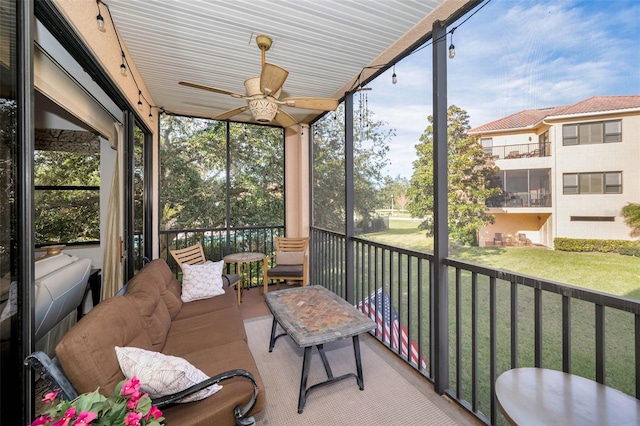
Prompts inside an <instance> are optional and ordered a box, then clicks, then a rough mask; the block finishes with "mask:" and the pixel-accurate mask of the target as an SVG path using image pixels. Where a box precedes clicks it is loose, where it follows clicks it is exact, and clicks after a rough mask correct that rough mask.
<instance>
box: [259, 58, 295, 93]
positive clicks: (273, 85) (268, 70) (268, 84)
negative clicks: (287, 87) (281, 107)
mask: <svg viewBox="0 0 640 426" xmlns="http://www.w3.org/2000/svg"><path fill="white" fill-rule="evenodd" d="M288 75H289V71H287V70H285V69H284V68H281V67H279V66H277V65H273V64H270V63H268V62H265V63H264V65H263V66H262V73H260V92H262V93H264V94H266V95H270V94H272V93H276V92H277V91H278V90H280V88H281V87H282V85H283V84H284V82H285V80H286V79H287V76H288Z"/></svg>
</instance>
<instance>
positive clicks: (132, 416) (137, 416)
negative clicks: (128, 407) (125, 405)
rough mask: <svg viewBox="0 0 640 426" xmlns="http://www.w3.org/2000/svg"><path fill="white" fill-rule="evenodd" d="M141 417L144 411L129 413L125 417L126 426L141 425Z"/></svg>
mask: <svg viewBox="0 0 640 426" xmlns="http://www.w3.org/2000/svg"><path fill="white" fill-rule="evenodd" d="M141 419H142V413H129V414H127V417H125V418H124V426H140V420H141Z"/></svg>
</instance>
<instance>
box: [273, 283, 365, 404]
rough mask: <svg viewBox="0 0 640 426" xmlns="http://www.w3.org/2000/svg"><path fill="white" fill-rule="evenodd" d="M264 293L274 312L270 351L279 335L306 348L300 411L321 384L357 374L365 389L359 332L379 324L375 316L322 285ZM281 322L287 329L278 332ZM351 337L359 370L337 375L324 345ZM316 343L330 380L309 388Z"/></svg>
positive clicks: (301, 381)
mask: <svg viewBox="0 0 640 426" xmlns="http://www.w3.org/2000/svg"><path fill="white" fill-rule="evenodd" d="M264 297H265V300H266V302H267V306H268V307H269V310H271V313H272V314H273V324H272V326H271V340H270V341H269V352H271V351H272V350H273V346H274V345H275V342H276V339H277V338H279V337H281V336H285V335H288V336H289V337H291V339H293V341H294V342H295V343H296V344H297V345H298V346H299V347H301V348H304V358H303V361H302V376H301V379H300V394H299V397H298V413H302V410H303V408H304V404H305V402H306V398H307V394H308V393H309V392H310V391H311V390H313V389H317V388H318V387H321V386H325V385H328V384H331V383H335V382H337V381H339V380H343V379H346V378H349V377H355V378H356V381H357V383H358V387H359V388H360V390H364V381H363V377H362V361H361V359H360V340H359V335H360V334H361V333H364V332H366V331H370V330H373V329H374V328H375V327H376V325H375V323H374V322H373V321H372V320H371V319H369V318H368V317H367V316H366V315H364V314H363V313H362V312H360V311H359V310H358V309H356V308H355V307H353V306H352V305H350V304H349V303H348V302H346V301H345V300H343V299H342V298H340V297H339V296H337V295H336V294H335V293H333V292H331V291H329V290H327V289H326V288H324V287H322V286H317V285H314V286H306V287H299V288H291V289H286V290H279V291H274V292H270V293H267V294H265V295H264ZM278 324H279V325H280V327H282V329H283V330H284V331H285V333H282V334H280V335H278V336H276V328H277V325H278ZM348 337H351V338H352V339H353V352H354V355H355V361H356V372H357V374H356V373H348V374H344V375H342V376H339V377H333V373H332V371H331V367H330V366H329V361H328V360H327V357H326V355H325V353H324V348H323V345H324V344H325V343H328V342H334V341H336V340H341V339H346V338H348ZM314 346H315V347H317V348H318V352H319V353H320V358H322V363H323V364H324V369H325V371H326V373H327V380H326V381H324V382H320V383H316V384H314V385H313V386H310V387H309V388H307V378H308V375H309V366H310V364H311V350H312V349H313V347H314Z"/></svg>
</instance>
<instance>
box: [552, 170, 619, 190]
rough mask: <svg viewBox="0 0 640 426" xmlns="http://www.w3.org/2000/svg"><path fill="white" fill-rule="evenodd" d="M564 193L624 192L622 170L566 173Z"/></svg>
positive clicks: (563, 178)
mask: <svg viewBox="0 0 640 426" xmlns="http://www.w3.org/2000/svg"><path fill="white" fill-rule="evenodd" d="M562 186H563V193H564V194H622V172H604V173H601V172H598V173H565V174H564V175H563V176H562Z"/></svg>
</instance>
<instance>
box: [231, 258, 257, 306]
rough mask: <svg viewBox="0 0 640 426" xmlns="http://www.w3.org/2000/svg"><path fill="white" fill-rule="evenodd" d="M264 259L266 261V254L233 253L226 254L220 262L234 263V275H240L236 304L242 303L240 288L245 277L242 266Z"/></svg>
mask: <svg viewBox="0 0 640 426" xmlns="http://www.w3.org/2000/svg"><path fill="white" fill-rule="evenodd" d="M266 259H267V255H266V254H264V253H258V252H242V253H233V254H228V255H226V256H225V257H223V258H222V260H224V263H235V264H236V273H237V274H238V275H240V282H239V283H238V304H240V302H241V301H242V287H243V286H244V284H245V275H244V273H243V272H244V271H243V270H244V268H243V265H244V264H245V263H251V262H259V261H265V260H266ZM265 267H266V265H265ZM249 285H251V283H249Z"/></svg>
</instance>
